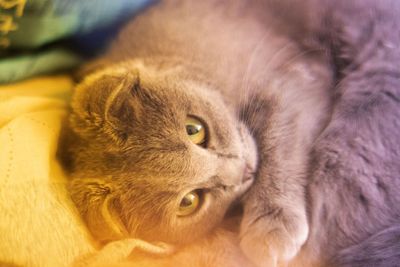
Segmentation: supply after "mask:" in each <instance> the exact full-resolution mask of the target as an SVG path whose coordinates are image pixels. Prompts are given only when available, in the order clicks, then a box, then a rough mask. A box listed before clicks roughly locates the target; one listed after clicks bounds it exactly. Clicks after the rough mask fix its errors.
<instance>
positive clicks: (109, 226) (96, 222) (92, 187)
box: [69, 178, 128, 242]
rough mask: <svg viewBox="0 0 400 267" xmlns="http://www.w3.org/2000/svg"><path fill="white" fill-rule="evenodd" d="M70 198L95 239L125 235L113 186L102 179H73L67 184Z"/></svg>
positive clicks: (123, 236)
mask: <svg viewBox="0 0 400 267" xmlns="http://www.w3.org/2000/svg"><path fill="white" fill-rule="evenodd" d="M69 190H70V192H72V193H71V198H72V200H73V201H74V202H75V205H76V207H77V208H78V210H79V212H80V214H81V216H82V217H83V218H84V220H85V221H86V224H87V225H88V227H89V229H90V231H91V233H92V234H93V235H94V237H95V238H96V240H99V241H100V242H108V241H111V240H118V239H122V238H125V237H127V235H128V233H127V230H126V228H125V226H124V225H123V223H122V221H121V219H120V216H119V200H118V198H117V197H115V196H114V195H115V193H114V192H113V191H114V188H113V187H112V185H111V184H107V183H105V182H104V181H103V180H102V179H95V178H92V179H75V180H73V181H72V182H71V184H70V185H69Z"/></svg>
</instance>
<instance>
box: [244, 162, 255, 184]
mask: <svg viewBox="0 0 400 267" xmlns="http://www.w3.org/2000/svg"><path fill="white" fill-rule="evenodd" d="M253 179H254V171H253V169H252V168H251V167H250V166H249V165H247V164H246V166H245V168H244V171H243V177H242V183H247V182H250V181H252V180H253Z"/></svg>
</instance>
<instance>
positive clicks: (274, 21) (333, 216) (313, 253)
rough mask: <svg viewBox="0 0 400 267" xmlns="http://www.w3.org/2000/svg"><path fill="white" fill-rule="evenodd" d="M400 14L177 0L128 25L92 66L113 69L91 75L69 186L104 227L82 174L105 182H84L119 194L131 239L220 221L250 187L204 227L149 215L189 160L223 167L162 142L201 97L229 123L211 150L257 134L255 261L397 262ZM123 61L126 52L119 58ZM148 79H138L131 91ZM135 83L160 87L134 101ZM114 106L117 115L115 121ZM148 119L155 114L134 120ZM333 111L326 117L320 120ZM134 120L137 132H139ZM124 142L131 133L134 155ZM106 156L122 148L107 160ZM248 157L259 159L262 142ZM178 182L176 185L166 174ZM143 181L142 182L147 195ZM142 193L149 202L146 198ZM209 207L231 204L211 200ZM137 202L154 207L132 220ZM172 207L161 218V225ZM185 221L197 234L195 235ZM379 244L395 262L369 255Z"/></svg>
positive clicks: (372, 6) (333, 6)
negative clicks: (180, 153) (192, 157)
mask: <svg viewBox="0 0 400 267" xmlns="http://www.w3.org/2000/svg"><path fill="white" fill-rule="evenodd" d="M291 10H300V11H301V12H298V13H296V14H295V13H294V12H292V11H291ZM271 11H272V12H271ZM398 11H399V4H398V3H397V2H396V1H394V0H393V1H391V0H387V1H380V2H379V3H378V2H375V1H372V0H371V1H353V2H352V3H348V2H347V1H331V0H322V1H313V0H309V1H298V2H297V1H279V2H278V1H239V0H237V1H229V5H228V1H226V2H225V1H213V0H209V1H185V2H183V1H174V0H171V1H165V2H163V3H162V4H159V5H156V6H154V7H153V8H151V9H150V10H148V11H147V12H145V13H144V14H143V15H141V16H139V17H138V18H136V19H135V20H133V21H132V22H131V23H129V25H127V27H126V28H125V29H124V30H123V31H122V33H121V35H120V37H119V38H118V39H117V40H116V41H115V42H114V45H113V46H112V47H111V49H110V50H109V52H108V53H107V54H106V55H105V56H104V58H103V60H102V61H101V62H102V63H101V64H93V65H92V66H91V67H90V68H89V72H92V71H94V72H96V70H98V69H104V66H105V65H109V66H111V67H110V68H108V69H106V70H105V71H104V72H100V73H102V74H99V72H97V74H95V75H94V76H90V77H89V78H88V79H87V80H86V81H85V82H84V83H83V85H81V86H80V87H79V88H80V89H78V90H77V93H76V96H75V102H74V103H75V104H74V106H73V112H74V113H73V115H72V117H71V118H72V120H71V130H72V132H73V135H71V136H74V138H72V139H71V140H70V141H71V145H70V153H71V158H70V163H71V166H70V167H71V169H72V173H73V176H74V181H73V183H72V184H73V185H75V186H76V187H74V186H72V191H71V193H72V195H73V196H74V195H75V196H77V197H75V198H74V199H75V202H76V204H77V206H78V208H80V209H81V214H82V215H83V216H84V217H85V218H86V221H87V222H88V224H89V226H90V227H91V228H92V230H93V229H94V231H95V232H96V229H95V228H96V227H93V224H92V223H91V221H93V216H94V215H93V213H91V211H90V210H92V209H94V210H96V208H97V207H96V205H97V206H101V205H102V203H103V202H104V199H105V196H104V194H103V195H102V194H100V197H99V198H97V200H96V201H92V196H93V194H92V193H91V192H93V191H96V190H97V189H96V190H93V189H91V187H90V186H88V184H85V181H89V180H87V179H88V177H94V178H95V182H94V183H92V182H93V181H91V182H90V184H103V183H104V182H106V183H107V186H106V188H107V190H109V191H107V190H106V192H107V193H108V192H112V195H113V199H114V201H113V202H112V203H113V206H111V210H112V214H114V215H113V216H115V217H116V218H117V221H119V220H121V225H122V226H121V227H122V228H128V231H127V234H128V235H136V234H138V235H139V236H140V235H142V236H143V237H144V238H150V239H151V238H154V236H151V234H149V233H160V234H157V238H160V239H165V240H168V241H171V242H178V243H179V242H182V238H181V237H182V235H184V236H185V238H183V239H184V242H188V241H191V240H194V239H196V238H199V237H201V236H203V235H205V234H207V233H209V232H210V231H211V230H212V229H214V228H215V227H216V226H217V225H218V223H219V222H220V221H221V219H222V215H223V213H224V211H226V209H227V207H228V206H229V205H230V203H231V202H232V201H233V199H235V198H237V197H239V196H240V194H236V195H230V196H231V197H224V199H226V202H224V201H217V202H214V203H213V205H211V206H210V210H208V212H205V213H203V214H202V215H201V216H204V217H202V219H198V220H197V221H191V227H195V228H191V227H188V228H186V227H185V226H183V227H181V226H180V227H177V228H175V227H172V226H173V224H171V223H170V221H167V223H165V224H164V227H161V228H159V227H158V226H159V224H151V223H147V222H146V218H147V220H149V221H150V222H153V220H154V218H155V217H154V216H160V214H163V215H162V216H165V217H168V216H170V214H171V213H173V210H171V209H166V208H165V207H167V206H168V203H169V201H171V199H173V196H170V197H169V198H164V200H165V201H162V200H163V198H161V197H160V192H165V191H167V192H171V189H170V188H171V187H173V188H174V190H173V191H174V194H175V195H176V194H177V192H178V191H180V190H181V189H179V186H181V185H182V184H184V183H185V181H186V178H185V177H187V175H188V174H187V173H185V174H184V175H183V176H179V175H176V174H175V173H174V174H173V175H172V173H173V172H171V170H172V169H173V170H175V171H178V172H179V173H182V169H183V168H184V170H185V172H186V171H191V172H190V173H192V174H194V176H192V177H195V178H194V180H192V181H193V183H197V180H200V179H202V178H203V179H204V178H205V177H210V175H211V174H212V173H214V172H216V170H217V169H219V167H215V164H214V162H213V161H214V160H211V161H207V162H208V163H205V162H206V161H204V160H203V161H197V162H196V161H189V162H187V161H184V160H182V159H183V158H185V157H179V164H178V163H176V164H175V162H176V161H175V159H176V157H178V154H176V153H175V152H174V151H172V150H171V149H169V148H168V149H167V150H165V141H168V140H169V139H170V138H171V136H173V135H174V131H179V127H176V128H173V127H172V128H171V125H177V124H176V122H177V121H179V119H178V120H177V121H175V122H174V120H176V114H182V113H181V112H182V110H183V111H184V113H183V114H185V112H187V108H185V105H188V104H189V105H197V106H198V107H199V108H198V109H197V111H199V113H198V114H196V115H198V116H199V117H200V118H202V117H203V116H204V118H203V119H204V120H205V122H206V123H211V126H209V127H210V129H211V130H212V131H213V129H214V127H216V129H218V128H219V127H221V128H223V129H225V130H227V131H225V132H223V134H222V136H221V135H218V134H216V138H217V140H219V142H220V143H219V144H218V145H216V146H215V147H214V148H215V150H216V152H217V153H223V154H225V155H226V152H221V151H220V149H222V148H223V147H224V146H223V145H222V143H224V142H225V143H226V144H227V145H228V147H229V149H228V151H231V150H230V149H233V150H232V151H236V152H235V153H234V154H235V155H236V154H237V153H238V152H237V151H239V150H240V149H239V148H240V147H247V148H249V147H250V148H251V147H252V145H247V146H243V144H242V143H241V142H240V138H239V139H237V138H236V140H239V141H234V140H233V141H232V136H230V137H229V138H226V139H225V137H227V134H233V135H234V136H235V135H236V136H242V138H243V136H245V137H246V138H245V139H246V140H250V141H247V142H246V143H248V144H251V143H252V141H251V140H254V142H255V143H256V146H257V152H258V153H257V154H258V159H257V162H252V161H251V160H250V161H248V163H249V162H251V163H252V164H253V165H252V166H256V165H257V166H258V167H257V171H256V173H255V181H254V184H253V186H252V187H251V189H250V190H249V192H248V193H247V194H246V196H245V198H244V201H243V202H244V215H243V220H242V223H241V231H240V239H241V241H240V243H241V248H242V250H243V251H244V252H245V254H246V255H247V256H248V257H249V258H250V259H251V260H252V261H253V262H255V263H257V264H259V265H260V266H276V265H277V264H284V265H285V264H288V263H289V262H290V261H291V262H290V264H292V265H293V266H299V265H302V266H326V265H327V264H332V265H333V266H341V265H342V266H357V264H358V265H360V266H361V265H363V266H368V265H371V264H377V265H376V266H395V264H396V261H397V258H398V257H399V256H398V253H397V252H396V249H395V248H396V246H397V243H396V242H397V241H396V238H390V235H394V236H396V234H398V227H397V226H398V219H399V209H398V208H397V206H396V204H395V203H397V202H398V194H397V193H396V192H398V189H399V181H398V178H397V176H398V174H399V172H400V170H399V168H398V164H397V163H396V159H397V158H398V155H399V151H400V147H399V142H398V141H397V137H396V135H395V133H396V132H397V131H398V130H399V129H398V128H399V127H400V126H399V125H400V123H399V119H398V118H399V114H398V113H399V109H398V108H397V106H398V102H399V99H400V96H399V93H398V84H399V78H398V77H399V75H398V67H399V66H398V64H399V63H398V62H400V61H399V60H398V59H399V49H398V48H397V45H396V44H398V43H399V41H400V40H399V36H400V35H399V34H398V31H399V30H398V29H399V27H398V24H399V23H398V19H397V17H396V16H397V15H396V14H398V13H396V12H398ZM299 33H300V34H299ZM321 50H323V51H325V52H326V54H324V53H320V52H318V51H321ZM325 56H327V57H325ZM126 61H129V62H130V63H121V62H126ZM115 69H118V70H120V71H115ZM149 72H152V73H155V74H154V75H149ZM330 75H332V76H333V77H334V80H335V82H336V84H337V86H335V88H334V90H330V88H331V87H330V80H331V76H330ZM135 77H136V78H135ZM138 77H139V78H138ZM160 77H161V78H160ZM138 80H140V84H141V83H142V82H143V84H144V87H142V86H135V84H139V83H138ZM154 81H157V83H154ZM125 87H127V88H128V89H127V90H125V89H122V91H123V92H124V94H123V95H122V96H126V97H122V98H119V97H118V95H119V93H118V92H116V90H119V88H125ZM99 88H100V89H99ZM129 88H130V89H129ZM129 90H130V91H129ZM135 90H136V91H135ZM141 92H142V93H143V94H146V93H147V94H149V92H151V94H150V96H151V97H149V98H147V99H148V101H147V102H143V101H139V100H138V99H139V98H138V97H135V95H139V94H141ZM115 95H117V97H116V98H114V96H115ZM132 95H133V96H134V97H133V98H132ZM331 95H332V96H333V100H334V106H333V113H332V116H331V117H330V112H329V111H330V109H329V102H330V99H331ZM84 96H86V98H85V97H84ZM111 96H113V98H110V97H111ZM182 96H185V97H182ZM109 99H113V100H112V101H111V100H110V101H109ZM114 100H115V101H114ZM109 103H111V104H110V105H111V107H112V108H111V109H109V108H108V107H109ZM114 103H115V104H114ZM142 105H143V106H144V107H142ZM114 107H117V108H116V109H115V108H114ZM149 108H153V109H154V112H155V113H154V112H149ZM108 110H111V111H112V113H110V114H111V116H110V117H109V118H111V120H107V111H108ZM142 110H146V111H145V112H143V111H142ZM92 111H94V112H92ZM167 111H168V112H167ZM141 112H142V113H141ZM140 114H142V115H143V114H146V117H141V115H140ZM154 114H157V116H156V115H154ZM204 114H210V115H208V116H206V115H204ZM153 116H154V117H153ZM138 118H144V119H143V121H144V122H147V124H135V123H137V122H136V121H137V120H138ZM327 119H330V122H329V124H328V126H327V127H326V128H325V129H324V126H325V123H326V122H327ZM171 120H172V121H171ZM210 120H211V122H210ZM165 122H168V123H167V124H165ZM174 123H175V124H174ZM178 124H179V123H178ZM110 125H113V126H112V127H110ZM135 125H141V127H137V128H136V130H132V129H133V127H134V126H135ZM160 125H161V126H162V127H163V128H162V129H163V130H162V131H161V132H163V131H164V130H165V129H169V130H168V131H167V134H161V135H160V134H159V133H160V128H159V127H160ZM239 125H241V126H243V127H244V128H245V130H240V131H242V132H245V133H244V134H239V133H236V134H235V132H237V130H236V128H237V126H239ZM239 128H240V127H239ZM153 129H156V132H151V131H152V130H153ZM246 129H247V130H246ZM321 130H324V131H323V133H322V135H321V136H320V137H319V138H318V140H317V142H315V138H316V137H317V136H318V134H319V133H320V131H321ZM216 131H217V132H218V131H220V132H221V131H222V129H221V130H216ZM240 131H239V132H240ZM144 133H146V134H144ZM249 133H250V134H249ZM105 136H107V138H105ZM133 136H135V138H133ZM138 136H139V138H138ZM217 136H219V137H217ZM140 137H141V138H140ZM156 137H158V139H155V138H156ZM130 138H132V142H133V141H137V143H136V144H135V145H136V147H135V149H137V150H135V151H134V153H133V152H132V151H133V150H132V149H131V147H132V146H133V145H132V144H131V143H129V140H130ZM233 139H235V138H233ZM127 140H128V141H127ZM149 140H153V141H154V140H156V141H155V142H153V141H152V142H151V143H149ZM174 140H175V139H174ZM176 140H178V139H176ZM223 140H225V141H223ZM139 141H140V142H139ZM168 142H169V141H168ZM182 142H183V141H182V140H180V142H178V143H174V146H172V147H179V144H181V143H182ZM237 142H238V143H237ZM183 143H184V142H183ZM100 144H101V145H100ZM155 144H158V145H155ZM105 147H106V149H104V148H105ZM149 147H150V148H152V147H157V149H156V150H153V152H154V153H152V154H151V156H149V154H147V153H150V152H145V151H151V150H149ZM163 148H164V149H163ZM312 149H313V150H312ZM108 151H111V154H112V153H113V154H112V157H109V155H110V153H108V154H107V156H105V152H108ZM160 151H163V154H162V155H163V156H164V157H166V158H169V159H170V160H169V161H168V164H167V163H166V161H165V160H163V161H159V156H157V155H160ZM178 151H179V150H178ZM173 153H175V154H173ZM190 153H193V152H190ZM199 153H200V152H199ZM201 153H211V152H209V151H207V152H205V151H203V152H201ZM241 153H242V154H243V155H246V154H247V155H252V156H250V157H249V159H250V158H252V159H254V158H255V157H254V155H255V152H254V151H252V149H250V150H249V149H244V150H243V151H241V152H239V154H241ZM229 154H231V152H229ZM310 155H311V156H312V159H313V160H312V162H311V163H312V164H309V163H310V161H309V159H310ZM187 156H189V154H187ZM143 157H145V158H146V157H149V158H151V161H150V160H149V161H148V163H149V164H148V165H143V164H140V165H138V164H136V165H135V162H139V159H142V158H143ZM231 160H232V159H231V158H227V159H225V160H224V161H223V163H220V164H221V165H219V166H225V165H226V164H233V165H232V167H231V168H233V169H234V168H235V167H233V166H236V164H237V163H231ZM142 163H143V162H142ZM111 164H114V165H111ZM131 164H133V165H131ZM153 164H155V165H153ZM206 164H207V165H208V166H207V168H205V169H202V172H207V171H209V172H210V175H202V173H199V169H198V168H199V167H200V166H205V165H206ZM239 165H240V164H239ZM128 166H135V168H132V169H129V168H127V167H128ZM165 166H168V169H167V170H168V172H167V173H169V172H170V174H171V175H167V176H165V180H162V181H163V183H159V182H155V181H160V180H161V179H160V177H163V173H164V169H165ZM139 167H140V168H139ZM141 168H142V169H141ZM145 168H149V169H145ZM143 169H145V170H143ZM233 169H232V170H233ZM235 172H237V171H232V172H231V173H235ZM142 173H145V174H146V175H142ZM148 173H152V175H149V174H148ZM105 174H107V175H108V176H107V175H105ZM196 175H198V176H196ZM106 176H107V177H109V178H107V177H106ZM149 177H151V179H150V178H149ZM155 177H157V178H155ZM166 177H168V178H166ZM177 177H181V178H178V179H177ZM224 177H226V178H227V179H228V180H229V179H230V178H229V175H227V176H225V175H224ZM234 177H237V176H236V175H233V176H232V177H231V178H234ZM235 179H238V178H235ZM228 180H225V182H226V181H228ZM171 181H174V182H176V183H175V184H174V185H169V183H170V182H171ZM143 184H145V185H146V188H147V189H148V190H143V186H142V185H143ZM136 188H141V189H140V193H134V191H135V190H136ZM137 192H139V191H137ZM144 192H146V194H145V196H146V198H145V199H142V198H140V197H138V196H140V195H143V193H144ZM224 194H225V193H224ZM95 195H96V196H97V195H98V194H97V193H96V194H95ZM132 196H135V197H132ZM154 200H157V201H156V203H155V202H154ZM150 201H151V205H150ZM96 203H97V204H96ZM217 203H218V204H217ZM220 203H222V204H220ZM214 205H217V207H221V206H222V208H220V209H219V210H218V211H212V210H213V208H214ZM135 207H142V208H141V211H142V212H144V213H143V214H146V215H145V216H142V217H137V214H138V213H135V210H136V208H135ZM150 207H152V209H151V210H149V208H150ZM155 211H162V212H158V213H157V212H155ZM134 214H136V215H135V216H134ZM201 216H200V217H201ZM165 217H160V218H158V217H156V218H157V220H160V221H163V219H162V218H165ZM138 218H139V219H140V220H141V221H138V220H137V219H138ZM150 218H151V219H150ZM96 219H97V218H96ZM133 220H135V222H133ZM99 221H101V219H100V220H99ZM206 221H207V223H206V224H205V222H206ZM163 222H164V221H163ZM132 225H134V226H135V227H133V228H132ZM146 227H149V229H150V228H151V229H152V230H146V229H147V228H146ZM171 228H173V229H174V230H173V233H172V234H171ZM155 229H157V230H155ZM114 232H115V231H114ZM189 232H190V233H196V234H194V235H191V236H190V238H188V236H187V233H189ZM114 234H115V233H114ZM116 237H118V235H116V236H115V235H114V236H112V235H108V236H107V238H116ZM192 238H193V239H192ZM300 249H301V250H300ZM364 249H365V250H366V251H364ZM381 249H382V250H383V251H384V254H385V255H386V256H387V257H385V259H383V257H382V255H381V254H380V255H376V256H374V255H373V254H371V253H368V254H367V253H366V252H370V251H371V250H381ZM299 252H300V253H299ZM296 255H297V256H296ZM355 255H357V256H355ZM295 256H296V257H295ZM294 257H295V258H294ZM293 258H294V259H293ZM178 262H179V261H178ZM374 266H375V265H374Z"/></svg>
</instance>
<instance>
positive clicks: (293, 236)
mask: <svg viewBox="0 0 400 267" xmlns="http://www.w3.org/2000/svg"><path fill="white" fill-rule="evenodd" d="M278 213H279V214H267V215H259V216H251V217H250V216H245V217H244V220H243V222H242V226H241V241H240V246H241V248H242V250H243V251H244V253H245V254H246V256H247V257H248V258H249V259H250V260H251V261H252V262H253V263H254V264H256V266H259V267H264V266H265V267H277V266H279V267H284V266H287V264H288V262H289V261H290V260H291V259H293V258H294V257H295V256H296V254H297V253H298V252H299V250H300V248H301V246H302V245H303V244H304V243H305V241H306V240H307V237H308V224H307V221H306V217H305V215H304V216H303V215H300V216H299V215H298V214H297V215H294V216H293V217H292V216H289V215H288V214H287V215H282V214H281V213H280V212H278Z"/></svg>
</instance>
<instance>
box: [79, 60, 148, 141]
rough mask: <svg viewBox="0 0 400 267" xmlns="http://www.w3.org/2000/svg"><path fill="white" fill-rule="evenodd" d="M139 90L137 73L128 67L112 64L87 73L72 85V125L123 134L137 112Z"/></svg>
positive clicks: (126, 131)
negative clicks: (107, 67) (80, 81)
mask: <svg viewBox="0 0 400 267" xmlns="http://www.w3.org/2000/svg"><path fill="white" fill-rule="evenodd" d="M140 91H141V88H140V78H139V74H138V72H137V71H134V70H132V69H128V68H122V67H121V68H118V67H116V68H115V69H114V68H110V69H108V70H107V69H106V70H102V71H100V72H97V73H94V74H92V75H89V76H88V77H87V78H85V79H84V81H83V82H82V83H80V84H79V85H78V86H77V88H76V92H75V94H74V99H73V100H72V110H73V113H72V120H71V123H72V124H73V125H72V126H73V127H74V128H75V129H82V130H83V129H86V130H87V129H95V130H97V131H98V130H99V129H102V130H103V131H106V132H109V133H112V135H113V136H114V137H116V138H123V137H124V136H127V134H129V131H130V130H131V129H132V125H134V124H135V121H136V120H137V119H138V116H139V115H140V113H141V109H142V104H141V101H140V99H139V98H140V95H141V93H140Z"/></svg>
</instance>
